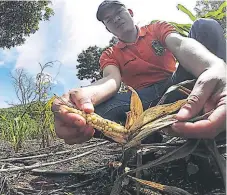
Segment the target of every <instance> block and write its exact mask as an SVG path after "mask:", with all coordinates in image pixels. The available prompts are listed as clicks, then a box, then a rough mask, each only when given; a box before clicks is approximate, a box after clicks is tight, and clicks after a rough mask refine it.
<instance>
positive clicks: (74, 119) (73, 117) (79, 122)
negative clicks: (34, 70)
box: [51, 94, 86, 127]
mask: <svg viewBox="0 0 227 195" xmlns="http://www.w3.org/2000/svg"><path fill="white" fill-rule="evenodd" d="M61 98H62V99H63V101H65V102H69V95H68V94H64V95H63V96H62V97H61ZM69 103H71V102H69ZM62 105H63V103H62V102H61V101H60V100H58V99H55V100H54V102H53V104H52V107H51V109H52V112H53V113H54V116H55V120H61V121H62V122H63V123H66V124H68V125H69V126H74V127H76V126H78V127H80V126H84V125H85V124H86V121H85V119H84V118H83V117H82V116H80V115H78V114H75V113H70V112H69V111H68V110H67V109H65V108H64V106H62Z"/></svg>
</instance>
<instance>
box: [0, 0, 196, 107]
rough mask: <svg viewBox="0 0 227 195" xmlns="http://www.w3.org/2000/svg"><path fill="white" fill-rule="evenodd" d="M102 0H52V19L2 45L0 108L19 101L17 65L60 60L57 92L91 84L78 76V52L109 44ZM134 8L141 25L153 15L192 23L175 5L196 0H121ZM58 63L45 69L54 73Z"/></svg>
mask: <svg viewBox="0 0 227 195" xmlns="http://www.w3.org/2000/svg"><path fill="white" fill-rule="evenodd" d="M101 1H102V0H53V1H52V3H53V4H52V7H53V9H54V11H55V15H54V16H53V17H51V19H50V21H46V22H42V23H40V25H39V30H38V31H37V32H36V33H35V34H33V35H31V36H30V37H28V38H27V39H26V42H25V44H24V45H22V46H18V47H15V48H12V49H6V50H3V49H0V108H3V107H8V104H7V102H17V99H16V95H15V92H14V89H13V86H12V81H11V79H10V73H11V72H12V71H14V70H15V69H16V68H24V69H25V70H26V71H27V72H28V73H29V74H32V75H35V74H37V73H38V71H39V63H41V64H45V63H46V62H48V61H55V60H58V61H60V62H61V67H60V72H59V74H58V76H57V78H56V81H55V82H54V92H55V93H57V94H58V95H62V94H63V93H65V92H67V91H68V90H70V89H72V88H76V87H80V86H85V85H88V84H89V82H88V81H80V80H79V79H78V78H77V77H76V73H77V70H76V64H77V56H78V54H79V53H81V52H82V50H85V49H86V48H88V47H89V46H92V45H97V46H99V47H105V46H106V45H108V42H109V40H110V39H111V37H112V35H111V34H110V33H109V32H107V31H106V29H105V28H104V26H103V24H102V23H100V22H98V21H97V20H96V17H95V15H96V10H97V7H98V5H99V4H100V3H101ZM122 2H123V3H125V4H126V5H127V7H128V8H131V9H132V10H133V11H134V20H135V23H136V24H138V25H139V26H141V25H144V24H147V23H149V21H151V20H154V19H160V20H166V21H174V22H178V23H191V21H190V19H189V18H188V17H187V16H186V15H185V14H184V13H182V12H180V11H178V10H177V8H176V5H177V4H178V3H180V4H183V5H184V6H186V7H187V8H188V9H190V10H191V11H192V12H194V11H193V8H194V6H195V3H196V1H195V0H190V1H189V0H165V1H164V0H162V1H156V0H155V1H154V0H140V1H138V0H122ZM58 66H59V64H57V63H56V65H55V66H54V67H53V68H51V69H47V71H46V72H48V73H49V74H51V75H52V76H55V75H56V74H57V72H58Z"/></svg>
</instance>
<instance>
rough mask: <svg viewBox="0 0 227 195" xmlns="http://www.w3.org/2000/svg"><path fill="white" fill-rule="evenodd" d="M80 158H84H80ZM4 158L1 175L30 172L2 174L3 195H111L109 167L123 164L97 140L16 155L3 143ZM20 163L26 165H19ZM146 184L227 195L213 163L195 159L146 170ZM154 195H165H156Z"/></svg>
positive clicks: (130, 189)
mask: <svg viewBox="0 0 227 195" xmlns="http://www.w3.org/2000/svg"><path fill="white" fill-rule="evenodd" d="M59 152H60V153H59ZM80 154H84V156H81V157H80V156H79V157H76V156H77V155H80ZM37 155H43V156H37ZM157 155H158V154H156V153H154V154H149V155H147V156H145V157H143V161H144V163H145V161H146V162H147V161H151V160H153V159H155V158H156V157H157ZM0 156H1V159H0V167H1V170H4V169H7V168H9V169H12V168H14V169H18V167H22V168H27V169H29V170H20V171H16V170H15V171H11V172H9V171H6V172H0V174H1V189H0V194H1V195H3V194H4V195H6V194H10V195H14V194H18V195H27V194H37V195H41V194H43V195H47V194H51V195H53V194H55V195H72V194H75V195H95V194H97V195H108V194H110V191H111V188H112V186H113V181H114V180H115V179H116V177H117V174H113V169H112V168H110V167H111V166H110V163H111V162H114V161H117V160H120V159H121V147H120V145H118V144H116V143H111V142H109V141H106V140H102V139H95V138H93V139H92V140H90V141H89V142H86V143H84V144H82V145H73V146H69V145H66V144H64V143H63V142H62V141H60V140H57V141H55V142H54V143H52V146H50V147H49V148H45V149H40V143H39V142H38V141H36V140H32V141H28V142H27V143H26V144H25V145H24V147H23V148H22V149H21V150H20V151H19V153H17V154H15V153H14V152H13V150H12V148H11V147H10V145H9V144H8V143H6V142H3V141H1V142H0ZM30 156H32V157H30ZM21 157H22V159H18V158H21ZM24 157H27V159H25V158H24ZM9 158H17V159H9ZM68 158H75V159H72V160H69V161H66V162H61V163H57V164H52V165H49V166H44V167H40V165H41V164H42V165H44V163H48V162H57V161H60V160H67V159H68ZM3 159H8V161H6V160H3ZM130 162H131V163H130V165H129V166H131V167H133V166H135V163H134V160H133V159H132V160H131V161H130ZM133 163H134V164H133ZM30 166H34V167H33V168H31V167H30ZM114 173H116V171H115V172H114ZM142 178H143V179H146V180H150V181H154V182H158V183H161V184H165V185H171V186H176V187H179V188H182V189H184V190H186V191H188V192H189V193H191V194H193V195H197V194H199V195H203V194H204V195H205V194H206V195H215V194H216V195H224V194H225V190H224V186H223V184H222V180H221V178H220V175H219V173H218V172H217V171H216V169H215V167H214V166H213V165H212V162H210V161H208V160H207V159H203V160H201V159H200V158H198V157H194V156H191V157H188V158H187V159H181V160H178V161H173V162H171V163H168V164H163V165H162V166H158V167H155V168H152V169H148V170H145V171H143V172H142ZM134 187H135V185H134V183H130V184H129V185H126V186H125V187H124V188H123V190H122V192H121V194H122V195H130V194H136V193H135V192H134ZM141 194H142V193H141ZM153 194H157V195H158V194H165V193H159V192H157V191H156V193H155V192H154V193H153Z"/></svg>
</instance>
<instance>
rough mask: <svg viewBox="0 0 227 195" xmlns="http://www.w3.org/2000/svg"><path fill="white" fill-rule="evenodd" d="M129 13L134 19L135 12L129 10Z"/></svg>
mask: <svg viewBox="0 0 227 195" xmlns="http://www.w3.org/2000/svg"><path fill="white" fill-rule="evenodd" d="M128 12H129V13H130V15H131V16H132V17H133V16H134V14H133V11H132V10H131V9H128Z"/></svg>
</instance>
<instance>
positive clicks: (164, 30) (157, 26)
mask: <svg viewBox="0 0 227 195" xmlns="http://www.w3.org/2000/svg"><path fill="white" fill-rule="evenodd" d="M152 31H153V32H154V33H155V34H156V36H157V38H158V40H159V41H160V43H161V44H162V45H163V46H166V44H165V39H166V37H167V36H168V35H169V34H170V33H173V32H177V31H176V29H175V27H174V26H173V25H171V24H170V23H167V22H165V21H158V22H156V23H154V24H152Z"/></svg>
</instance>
